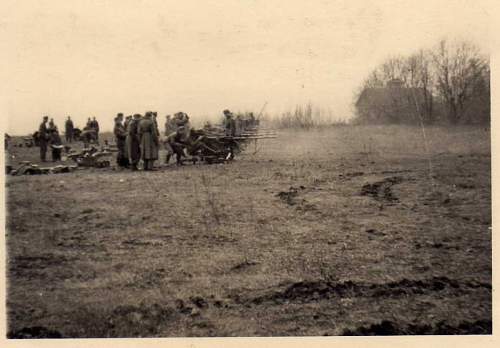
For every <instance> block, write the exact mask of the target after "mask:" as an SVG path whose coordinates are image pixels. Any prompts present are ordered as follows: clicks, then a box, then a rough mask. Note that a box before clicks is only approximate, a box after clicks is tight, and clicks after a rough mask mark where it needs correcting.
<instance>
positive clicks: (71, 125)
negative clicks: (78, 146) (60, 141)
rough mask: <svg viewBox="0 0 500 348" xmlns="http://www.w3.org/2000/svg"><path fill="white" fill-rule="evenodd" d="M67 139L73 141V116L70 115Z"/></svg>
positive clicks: (67, 122)
mask: <svg viewBox="0 0 500 348" xmlns="http://www.w3.org/2000/svg"><path fill="white" fill-rule="evenodd" d="M65 126H66V134H65V135H66V141H67V142H68V143H71V142H73V129H74V126H73V121H72V120H71V117H69V116H68V119H67V120H66V125H65Z"/></svg>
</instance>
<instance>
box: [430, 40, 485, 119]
mask: <svg viewBox="0 0 500 348" xmlns="http://www.w3.org/2000/svg"><path fill="white" fill-rule="evenodd" d="M432 58H433V63H434V70H435V77H436V91H437V93H438V94H439V96H440V97H441V98H442V100H443V101H444V102H445V105H446V111H447V118H448V121H449V122H450V123H452V124H457V123H458V122H460V121H461V119H462V117H463V116H464V114H465V112H466V110H467V108H468V107H469V106H470V105H471V104H472V103H471V102H472V100H473V99H474V98H476V97H478V93H479V92H480V91H481V88H480V87H481V86H483V85H484V83H485V76H486V75H488V76H489V64H488V61H487V60H486V59H485V58H484V57H482V55H481V54H480V52H479V49H478V48H477V47H476V46H475V45H473V44H471V43H469V42H453V43H449V42H448V41H446V40H442V41H441V42H440V43H439V44H438V47H437V49H436V50H435V52H434V54H433V55H432ZM483 92H484V91H483ZM488 93H489V92H488Z"/></svg>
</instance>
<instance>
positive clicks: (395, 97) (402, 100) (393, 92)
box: [356, 87, 425, 106]
mask: <svg viewBox="0 0 500 348" xmlns="http://www.w3.org/2000/svg"><path fill="white" fill-rule="evenodd" d="M424 96H425V90H424V89H423V88H390V87H375V88H365V89H364V90H363V92H361V94H360V96H359V98H358V100H357V101H356V106H359V105H360V104H368V105H379V106H383V105H405V104H406V105H407V104H413V103H415V99H416V100H417V101H419V102H420V103H422V102H423V100H424Z"/></svg>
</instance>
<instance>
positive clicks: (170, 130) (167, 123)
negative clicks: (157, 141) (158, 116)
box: [165, 115, 174, 137]
mask: <svg viewBox="0 0 500 348" xmlns="http://www.w3.org/2000/svg"><path fill="white" fill-rule="evenodd" d="M173 132H174V129H173V128H172V116H170V115H167V118H166V120H165V136H166V137H168V136H169V135H170V134H171V133H173Z"/></svg>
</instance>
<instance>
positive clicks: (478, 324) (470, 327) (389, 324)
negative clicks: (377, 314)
mask: <svg viewBox="0 0 500 348" xmlns="http://www.w3.org/2000/svg"><path fill="white" fill-rule="evenodd" d="M491 329H492V322H491V320H477V321H474V322H462V323H460V324H459V325H458V326H452V325H449V324H447V323H446V322H444V321H441V322H439V323H437V324H436V325H434V326H431V325H419V324H410V325H407V326H402V325H401V324H398V323H395V322H393V321H390V320H384V321H382V322H381V323H378V324H371V325H369V326H361V327H358V328H356V329H354V330H351V329H346V330H344V332H343V333H342V335H343V336H394V335H491Z"/></svg>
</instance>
